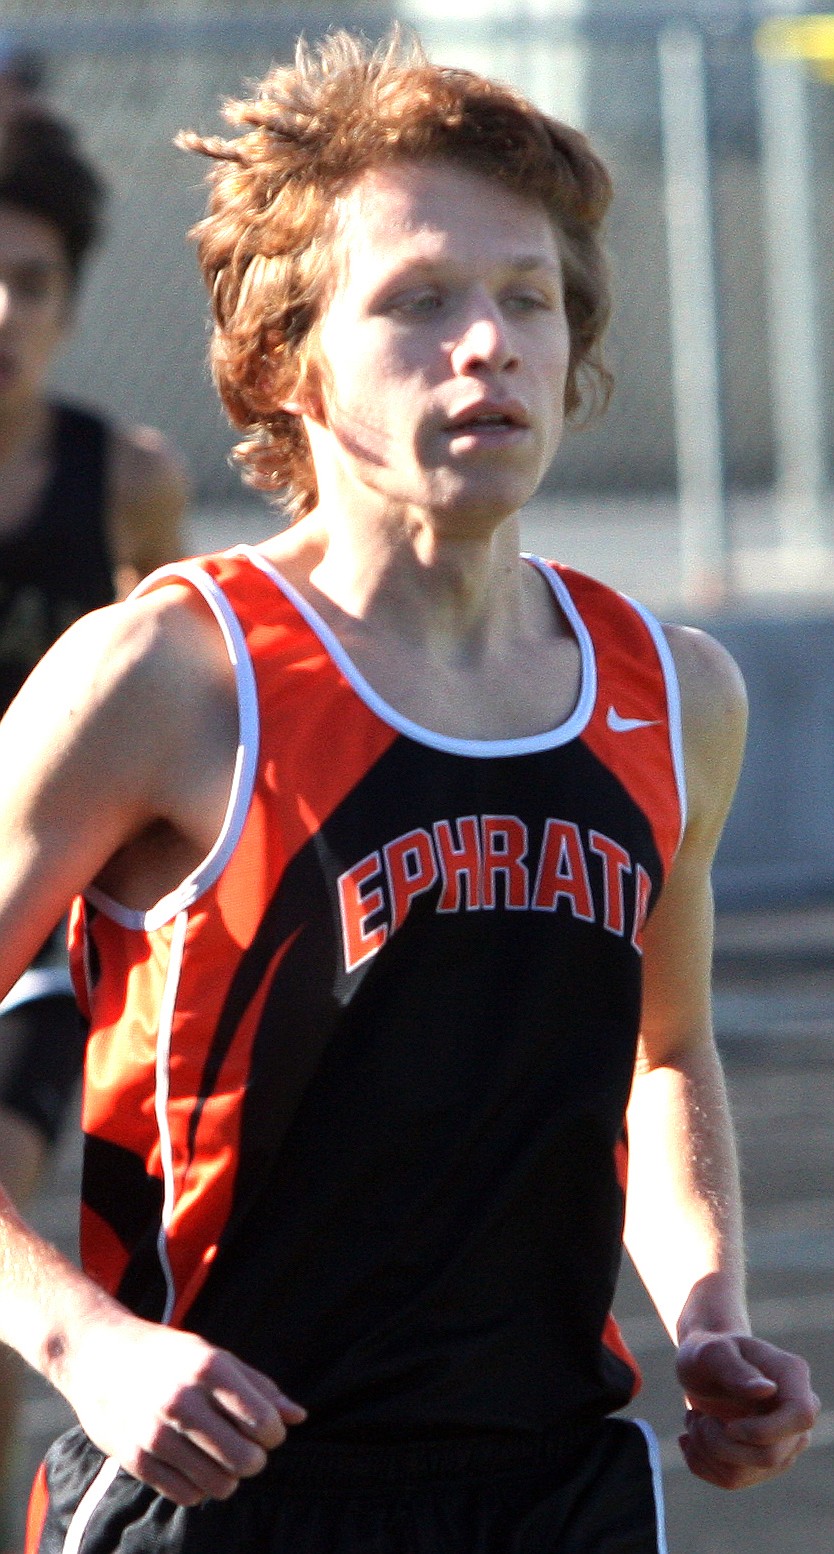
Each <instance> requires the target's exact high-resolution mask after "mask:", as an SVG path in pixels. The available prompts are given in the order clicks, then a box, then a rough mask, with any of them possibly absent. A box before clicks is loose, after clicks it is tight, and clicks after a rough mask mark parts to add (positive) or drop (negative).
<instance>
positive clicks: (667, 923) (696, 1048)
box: [626, 629, 819, 1488]
mask: <svg viewBox="0 0 834 1554" xmlns="http://www.w3.org/2000/svg"><path fill="white" fill-rule="evenodd" d="M669 640H670V646H671V647H672V651H673V654H674V657H675V662H676V666H677V669H678V675H679V679H680V683H681V695H682V705H683V719H684V746H685V767H686V777H687V789H688V801H689V814H688V821H687V827H686V834H685V837H684V840H683V842H682V845H681V849H680V852H679V855H678V857H677V859H676V861H675V864H674V866H673V869H672V871H671V873H670V877H669V879H668V881H667V883H666V886H665V889H664V892H663V895H662V897H661V900H660V902H659V904H658V907H657V910H656V911H655V912H654V913H653V914H652V917H651V919H650V921H649V923H648V924H647V928H646V933H645V940H644V943H645V958H644V1003H643V1019H642V1027H641V1037H640V1048H639V1052H638V1062H637V1068H636V1071H635V1079H634V1085H633V1090H632V1096H631V1101H630V1105H629V1114H628V1124H629V1183H628V1200H627V1214H626V1245H627V1247H628V1249H629V1252H630V1253H631V1255H632V1257H633V1259H634V1262H635V1265H636V1266H637V1269H638V1271H639V1273H640V1274H641V1277H642V1278H643V1280H644V1282H645V1284H646V1286H647V1288H648V1290H649V1293H650V1294H651V1296H652V1298H653V1300H654V1302H655V1304H656V1306H657V1308H658V1310H659V1312H660V1314H661V1316H662V1317H663V1320H664V1322H665V1324H666V1326H667V1328H668V1329H669V1332H670V1333H671V1334H672V1337H673V1338H674V1339H675V1340H676V1342H678V1344H679V1345H680V1347H679V1352H678V1375H679V1379H680V1381H681V1384H682V1385H683V1387H684V1390H685V1391H686V1393H687V1397H688V1400H689V1402H690V1404H691V1405H692V1406H691V1407H690V1410H689V1412H688V1415H687V1430H686V1433H685V1435H684V1436H683V1437H682V1441H681V1446H682V1450H683V1452H684V1456H685V1457H686V1460H687V1463H688V1465H689V1466H690V1468H691V1469H692V1471H693V1472H695V1473H698V1474H699V1475H700V1476H701V1477H703V1478H706V1479H708V1480H710V1481H711V1482H713V1483H716V1484H721V1485H723V1486H724V1487H727V1488H737V1487H742V1486H743V1485H746V1484H752V1483H757V1482H760V1481H761V1480H763V1479H766V1478H769V1477H772V1476H773V1475H774V1474H776V1473H779V1472H781V1471H782V1470H783V1469H784V1468H785V1467H787V1466H788V1465H789V1464H790V1463H791V1462H792V1461H793V1460H794V1458H795V1457H796V1456H797V1455H798V1454H799V1452H800V1451H801V1450H802V1449H803V1447H804V1446H805V1445H807V1442H808V1431H809V1430H810V1427H811V1425H812V1424H813V1421H814V1418H815V1415H816V1412H817V1411H818V1406H819V1405H818V1403H817V1401H816V1399H815V1398H814V1394H813V1392H812V1391H811V1387H810V1381H809V1378H808V1371H807V1367H806V1366H805V1363H804V1361H803V1360H801V1359H799V1358H798V1357H797V1356H794V1355H789V1354H785V1353H783V1352H782V1351H780V1350H777V1349H774V1348H772V1346H770V1345H767V1344H762V1343H760V1342H759V1341H758V1340H755V1339H753V1338H752V1337H750V1323H749V1317H748V1313H747V1304H746V1293H745V1271H744V1247H743V1233H742V1216H741V1201H740V1188H739V1175H738V1163H737V1157H736V1146H735V1139H734V1134H733V1128H732V1123H731V1119H730V1114H729V1108H728V1104H727V1097H726V1090H725V1085H724V1078H723V1073H722V1070H721V1064H720V1062H719V1058H718V1054H717V1052H716V1048H715V1042H714V1038H713V1028H712V1015H711V1000H710V968H711V958H712V938H713V903H712V891H711V886H710V868H711V865H712V860H713V856H714V853H715V849H716V847H717V844H718V840H719V837H720V835H721V830H722V827H723V825H724V821H725V819H726V816H727V812H728V810H729V806H730V803H731V801H732V797H733V793H734V791H735V787H736V783H737V780H738V773H739V769H740V765H741V757H742V751H743V744H744V735H745V726H746V699H745V696H744V688H743V685H742V683H741V679H740V676H739V674H738V670H737V669H736V666H735V665H734V664H733V662H732V660H731V659H730V658H729V656H728V655H727V654H726V653H725V652H724V650H723V649H722V648H720V647H719V646H718V644H717V643H715V642H713V641H712V640H711V639H710V638H709V637H706V636H704V635H703V634H701V633H695V632H691V631H686V630H683V629H670V632H669ZM730 1416H735V1418H731V1417H730Z"/></svg>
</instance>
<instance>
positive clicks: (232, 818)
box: [84, 561, 260, 932]
mask: <svg viewBox="0 0 834 1554" xmlns="http://www.w3.org/2000/svg"><path fill="white" fill-rule="evenodd" d="M167 581H171V582H187V583H190V584H192V586H193V587H194V588H196V589H197V591H198V593H200V594H202V596H203V598H204V599H205V601H206V603H207V604H208V606H209V608H210V609H211V611H212V614H213V615H214V617H215V620H216V621H217V623H218V625H219V627H220V630H221V632H222V634H223V641H224V643H225V645H226V651H227V653H228V655H229V662H230V663H231V665H232V668H233V669H234V672H235V681H236V685H237V701H238V747H237V754H236V756H235V767H234V775H233V777H232V786H231V791H230V793H229V802H228V804H227V806H226V813H225V815H224V817H223V824H222V826H221V827H220V833H219V835H218V837H217V840H216V842H215V843H214V846H213V847H212V848H211V850H210V852H208V853H207V854H206V857H205V858H204V859H203V860H202V862H201V863H199V864H198V865H197V867H196V869H193V870H192V872H191V873H190V874H189V875H187V877H186V878H185V879H184V880H183V881H182V882H181V883H180V884H179V885H177V887H176V888H175V889H174V890H172V891H169V892H168V894H167V895H165V896H163V897H162V898H161V900H159V901H157V902H156V904H155V905H154V906H152V907H150V908H149V909H148V911H146V912H141V911H137V910H135V909H134V908H131V907H126V906H123V905H122V904H121V902H119V901H115V900H114V899H113V897H112V896H108V895H107V894H106V893H105V892H104V891H103V890H99V889H98V887H97V886H95V885H90V886H88V887H87V889H86V890H85V892H84V895H85V897H86V899H87V900H88V901H89V902H90V903H91V904H92V905H93V906H95V907H98V909H99V910H100V911H102V912H104V914H105V915H106V916H107V917H111V918H113V919H114V920H115V921H116V922H117V923H121V925H122V927H123V928H140V929H144V930H145V931H146V932H150V931H151V930H152V929H154V928H160V927H161V926H162V924H163V923H169V922H170V921H171V920H172V918H174V917H176V916H177V913H178V912H181V911H183V910H184V909H185V908H188V907H191V906H193V905H194V902H195V901H197V900H198V899H199V897H200V896H201V895H203V893H204V892H205V891H206V890H208V888H209V886H211V885H213V884H214V882H215V880H217V879H219V877H220V875H221V874H222V872H223V870H224V868H225V867H226V864H227V863H228V861H229V859H230V858H231V856H232V853H233V852H234V850H235V848H236V846H237V844H238V842H239V840H240V836H241V833H242V831H243V827H244V824H245V821H246V816H247V814H248V813H249V805H250V804H251V802H252V793H253V791H254V787H255V776H256V773H257V768H258V747H259V742H260V718H259V714H258V692H257V686H256V684H255V670H254V666H253V664H252V659H251V657H250V654H249V648H248V647H247V644H246V636H245V634H244V631H243V627H242V626H241V624H240V621H239V620H238V618H237V616H236V614H235V612H234V610H233V609H232V606H231V604H230V603H229V600H228V599H227V598H226V595H225V594H224V592H223V590H222V588H221V587H220V585H219V584H218V583H216V582H215V580H214V578H213V577H210V576H209V574H208V573H207V572H205V571H204V570H203V568H202V567H200V566H197V565H196V564H195V563H193V562H188V561H183V562H173V563H172V564H171V565H170V566H167V567H160V568H159V570H158V571H156V572H152V573H151V575H150V577H146V578H145V579H144V581H143V582H142V583H140V584H139V587H138V588H136V589H135V590H134V594H135V595H138V594H140V593H146V592H147V591H148V590H149V589H150V588H153V587H155V586H156V585H157V584H158V583H160V582H167Z"/></svg>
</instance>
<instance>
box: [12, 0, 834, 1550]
mask: <svg viewBox="0 0 834 1554" xmlns="http://www.w3.org/2000/svg"><path fill="white" fill-rule="evenodd" d="M395 17H396V18H398V19H400V20H402V21H404V22H406V23H410V24H412V25H413V26H414V27H415V28H416V30H417V31H418V32H419V33H420V35H421V36H422V38H423V40H424V42H425V44H426V45H427V47H428V49H429V52H430V53H431V54H432V55H433V56H434V57H435V58H437V59H441V60H443V61H444V62H447V63H455V64H462V65H466V66H471V67H473V68H475V69H479V70H483V71H485V72H486V73H488V74H491V75H496V76H499V77H501V78H503V79H505V80H510V81H512V82H514V83H515V84H516V85H518V86H519V87H520V88H521V89H522V90H523V91H524V92H525V93H527V94H528V95H529V96H531V97H532V98H534V99H535V100H536V101H537V102H538V103H539V104H540V106H542V107H543V108H545V109H546V110H548V111H549V112H552V113H554V114H556V115H557V116H559V117H562V118H565V119H568V120H569V121H571V122H572V123H574V124H577V125H578V126H579V127H581V128H583V129H585V130H586V131H587V132H588V133H589V134H590V136H591V137H592V139H593V140H594V142H595V144H596V145H597V146H598V148H599V149H600V150H601V151H602V153H603V154H604V156H605V157H606V159H607V160H608V162H609V165H610V166H611V168H612V170H613V173H614V177H615V182H616V187H617V194H616V199H615V203H614V207H613V214H612V219H611V223H610V228H609V243H610V249H611V254H612V260H613V267H614V276H615V291H616V310H615V317H614V323H613V326H612V329H611V334H610V346H609V359H610V363H611V365H612V367H613V369H614V372H615V375H616V379H617V387H616V391H615V395H614V399H613V401H612V405H611V408H610V410H609V412H608V414H607V416H606V417H605V419H604V420H603V421H601V422H599V423H596V424H594V425H593V426H592V427H590V428H588V429H586V430H580V431H574V432H572V433H570V434H569V435H568V437H567V440H566V442H565V445H564V447H563V449H562V451H561V453H560V455H559V457H558V459H557V461H556V464H555V465H554V467H553V470H552V471H551V473H550V475H549V477H548V479H547V482H546V484H545V486H544V488H543V489H542V491H541V493H540V494H539V497H538V498H537V500H536V502H535V503H534V504H533V505H532V506H531V508H530V509H529V510H528V511H527V512H526V513H525V515H524V539H525V544H526V545H527V546H528V547H529V548H530V549H535V550H538V551H540V552H542V553H544V554H548V555H556V556H558V557H560V558H561V559H564V560H567V561H569V562H572V563H573V564H574V565H577V566H580V567H582V568H583V569H585V570H588V571H591V572H594V573H595V574H596V575H598V576H601V577H603V578H605V579H606V580H608V581H610V582H612V583H614V584H615V585H616V586H618V587H622V588H624V589H625V590H626V591H628V592H630V593H634V594H636V595H637V596H639V597H640V598H642V599H643V600H644V601H645V602H646V603H647V604H649V605H650V606H651V607H653V608H655V609H656V610H658V611H659V612H660V613H662V614H664V615H666V616H672V617H673V618H676V619H684V620H687V621H690V622H692V623H694V624H703V625H706V626H707V627H708V629H709V630H711V631H712V632H713V633H714V634H715V635H716V636H718V637H719V639H720V640H722V641H723V642H725V644H726V645H727V646H728V647H729V648H730V650H731V651H732V652H733V653H734V654H735V656H736V657H737V659H738V661H739V662H740V664H741V666H742V669H743V671H744V674H745V677H746V679H747V682H748V687H749V691H750V698H751V734H750V746H749V754H748V758H747V762H746V766H745V771H744V774H743V777H742V782H741V787H740V791H739V796H738V801H737V804H736V807H735V810H734V812H733V815H732V817H731V820H730V823H729V826H728V829H727V832H726V835H725V838H724V841H723V842H722V845H721V850H720V854H719V859H718V864H717V869H716V896H717V904H718V908H719V916H718V943H717V975H718V1023H719V1034H720V1038H721V1041H722V1044H723V1047H724V1052H725V1057H726V1060H727V1066H728V1071H729V1075H730V1081H731V1086H732V1088H733V1093H734V1098H735V1100H736V1106H737V1112H738V1115H739V1123H740V1128H741V1134H742V1149H743V1157H744V1160H745V1168H746V1174H747V1180H748V1197H749V1199H750V1203H751V1242H750V1247H751V1269H752V1274H751V1277H752V1280H753V1295H754V1307H755V1310H756V1313H757V1315H758V1319H759V1323H760V1326H763V1328H764V1330H765V1331H764V1332H763V1336H770V1335H771V1334H772V1335H774V1336H775V1338H776V1341H778V1342H782V1343H792V1344H795V1345H796V1347H798V1348H801V1349H804V1350H805V1351H806V1352H808V1353H809V1354H811V1355H812V1356H813V1358H814V1359H815V1360H816V1362H817V1370H818V1373H820V1379H819V1382H818V1385H819V1387H820V1389H821V1390H822V1391H823V1393H824V1394H825V1395H824V1404H825V1409H826V1412H825V1413H824V1415H823V1423H822V1426H821V1428H820V1430H819V1431H818V1444H817V1446H816V1447H815V1449H814V1451H813V1452H812V1453H810V1454H809V1455H808V1458H807V1460H806V1462H805V1463H803V1465H802V1466H801V1467H800V1469H799V1470H798V1471H797V1473H796V1474H795V1475H794V1477H793V1478H792V1479H791V1481H790V1482H786V1483H785V1484H783V1485H779V1486H776V1487H774V1488H769V1489H768V1490H766V1491H761V1492H757V1494H754V1495H753V1496H750V1497H743V1498H742V1499H741V1500H737V1499H730V1500H728V1499H727V1498H726V1497H722V1496H720V1495H718V1494H713V1493H712V1492H710V1491H708V1490H704V1489H703V1488H701V1487H698V1486H693V1485H692V1483H691V1482H690V1481H689V1479H688V1475H686V1474H685V1473H684V1472H678V1471H677V1469H676V1464H677V1461H678V1459H677V1456H676V1448H675V1444H674V1433H675V1422H674V1417H673V1415H674V1410H675V1409H677V1408H678V1403H677V1399H676V1397H675V1394H674V1390H673V1388H672V1387H671V1384H670V1380H669V1377H670V1370H671V1368H670V1354H669V1349H668V1345H667V1344H666V1341H665V1340H664V1339H663V1337H662V1335H661V1334H660V1333H659V1329H658V1327H657V1324H656V1319H654V1318H653V1317H652V1316H651V1315H650V1314H649V1313H648V1310H647V1309H645V1308H644V1306H643V1304H642V1297H641V1295H640V1293H639V1291H637V1289H636V1286H634V1285H633V1283H632V1281H631V1280H630V1277H629V1276H628V1275H627V1276H626V1279H625V1281H624V1287H623V1298H622V1300H623V1320H624V1322H625V1324H626V1327H627V1329H628V1330H629V1332H630V1334H631V1336H632V1338H633V1339H634V1342H635V1343H636V1344H637V1346H638V1348H639V1349H640V1350H641V1353H642V1354H643V1357H644V1362H645V1367H646V1376H647V1388H646V1402H645V1405H644V1411H645V1412H647V1413H649V1414H650V1415H652V1416H653V1417H655V1422H658V1421H659V1427H660V1428H661V1432H663V1431H665V1435H664V1436H663V1439H664V1453H665V1456H666V1458H667V1460H668V1461H669V1463H670V1465H671V1471H670V1474H669V1497H670V1519H671V1523H672V1538H671V1548H672V1550H673V1554H731V1551H732V1554H749V1551H752V1550H753V1549H754V1548H755V1549H756V1550H757V1554H770V1551H771V1550H772V1551H773V1554H775V1551H776V1550H777V1549H778V1550H779V1551H780V1554H788V1551H791V1550H794V1549H796V1550H799V1549H802V1550H803V1551H805V1554H823V1551H824V1550H825V1551H829V1554H830V1550H831V1549H832V1547H834V1472H832V1469H834V1413H832V1410H834V1359H832V1354H831V1331H832V1319H834V1294H832V1278H831V1276H832V1272H834V1149H832V1144H834V1107H832V1101H834V1065H832V1062H831V1058H832V1046H833V1045H834V1043H832V1034H834V476H833V475H832V471H834V412H832V403H834V393H832V391H833V390H834V267H833V266H832V253H834V13H832V14H823V13H816V14H811V13H810V12H806V10H805V9H804V8H803V7H801V6H797V5H791V4H790V3H783V4H781V5H777V4H775V3H774V4H770V3H765V0H762V3H759V4H755V3H748V4H741V3H739V4H734V3H732V0H700V3H699V0H692V3H690V4H682V5H678V4H674V3H672V0H654V3H649V4H630V3H628V0H528V3H526V4H525V3H520V0H401V3H399V4H396V5H388V4H385V3H381V0H380V3H378V4H375V3H366V4H357V5H352V4H348V3H345V4H341V3H338V0H333V3H331V4H330V5H319V4H308V5H303V6H299V5H292V4H273V5H272V6H271V7H266V6H263V5H259V4H254V3H249V0H204V3H202V4H201V3H200V0H165V4H164V5H163V4H162V3H161V0H87V4H86V5H85V4H84V3H83V0H5V3H4V6H3V12H2V20H0V64H2V59H3V58H4V57H6V58H11V57H15V58H17V59H20V58H21V57H23V58H28V59H30V60H31V62H32V65H33V68H34V69H35V70H36V73H37V72H42V75H43V83H42V90H43V92H44V95H46V96H47V97H48V98H49V99H50V100H51V101H52V102H53V103H54V104H55V105H56V107H58V108H59V109H60V110H61V111H62V112H63V113H64V114H65V115H66V116H67V117H69V118H70V119H71V120H72V121H73V122H74V123H75V124H76V125H77V126H78V128H79V130H80V132H81V134H82V136H83V139H84V141H85V143H86V145H87V146H88V148H89V150H90V152H91V154H92V156H93V158H94V160H96V161H97V162H98V163H99V164H100V165H101V166H102V168H103V170H104V171H105V173H106V176H107V178H108V179H109V182H110V184H111V189H112V198H111V204H110V212H109V238H108V242H107V244H106V246H105V248H104V250H103V251H102V253H101V255H100V257H99V258H98V260H97V261H96V263H95V266H94V269H93V272H92V274H91V276H90V279H89V282H88V283H87V285H86V288H85V291H84V295H83V298H82V309H81V317H80V319H79V326H80V327H79V328H78V330H77V333H76V336H75V341H74V343H73V345H72V346H71V347H70V349H69V351H68V352H67V354H66V356H65V357H64V359H63V361H62V363H61V366H60V369H59V372H58V375H57V377H56V388H58V389H60V390H61V391H62V392H63V393H65V394H66V395H68V396H71V397H73V398H75V399H81V400H82V401H83V400H89V401H90V402H91V403H93V404H100V405H101V404H103V405H107V406H109V407H111V409H112V410H113V411H114V412H115V413H117V414H120V415H121V416H123V417H124V418H125V419H126V420H130V421H136V420H138V421H147V422H152V423H153V424H154V425H156V426H159V427H161V428H163V429H164V431H165V432H167V433H168V434H169V435H170V436H171V438H172V439H173V441H174V442H175V444H176V445H177V446H178V447H179V448H180V449H181V450H182V452H183V454H184V456H185V458H186V460H187V462H188V464H189V466H190V470H191V475H192V480H193V488H194V502H193V508H192V512H191V515H190V538H191V544H192V548H193V549H194V550H204V549H209V548H215V547H216V546H218V545H222V544H226V543H232V542H233V541H235V540H238V539H241V538H243V539H248V540H256V539H259V538H262V537H264V536H265V535H266V534H267V533H269V532H271V531H272V530H274V529H275V528H276V527H277V526H278V523H279V522H280V515H276V514H275V513H274V512H273V511H271V510H270V509H269V508H267V507H266V506H265V504H264V502H263V501H262V500H261V499H260V498H259V497H256V496H255V495H253V494H251V493H247V492H246V491H245V490H244V488H243V487H241V485H240V482H239V479H238V476H237V474H236V473H235V472H234V471H233V470H232V469H231V468H230V467H229V463H228V454H229V450H230V447H231V444H232V441H233V439H232V436H231V434H230V432H229V430H228V428H227V426H226V424H225V422H224V420H223V417H222V414H221V412H220V410H219V407H218V405H217V402H216V399H215V395H214V391H213V389H212V387H211V384H210V382H209V379H208V375H207V371H206V367H205V349H206V338H207V327H206V306H205V299H204V295H203V291H202V284H201V281H200V279H199V276H198V272H197V266H196V260H195V257H194V254H193V252H192V249H191V246H190V244H189V243H188V241H187V239H186V233H187V230H188V228H189V226H190V225H191V224H192V222H193V221H195V220H196V219H197V218H198V216H199V215H200V213H201V210H202V206H203V190H202V185H201V182H200V179H201V176H202V167H201V165H198V162H197V159H192V158H189V157H187V156H184V155H183V154H181V153H179V152H178V151H176V150H175V149H174V147H173V144H172V142H173V137H174V135H175V134H176V132H177V130H179V129H180V128H184V127H189V128H195V129H199V130H202V131H215V130H218V129H220V128H221V127H222V121H221V119H220V115H219V105H220V102H221V100H222V98H223V97H224V96H227V95H231V96H234V95H236V94H237V93H238V92H239V90H240V88H241V85H242V83H245V82H246V81H251V80H254V79H257V78H258V77H260V76H261V75H262V74H263V73H264V71H265V70H266V68H267V67H268V66H269V64H270V62H271V61H272V60H273V59H279V58H282V57H286V56H287V55H288V54H289V53H290V52H291V49H292V47H293V44H294V41H295V38H296V37H297V35H298V33H299V32H301V31H304V32H305V33H306V34H307V35H308V36H311V37H314V36H316V35H317V34H319V33H320V32H322V31H323V30H325V29H326V28H327V27H329V26H332V25H336V24H342V25H345V26H347V27H349V28H352V29H361V30H363V31H364V32H365V33H366V34H367V35H369V36H370V37H376V36H378V35H379V34H381V33H382V32H383V31H384V30H385V29H386V28H387V26H388V25H389V24H390V22H391V21H392V20H393V19H394V18H395ZM76 1167H77V1149H76V1146H75V1145H74V1144H73V1143H72V1142H68V1144H67V1149H66V1151H65V1156H64V1157H63V1159H62V1162H61V1163H59V1167H58V1169H57V1172H56V1177H55V1186H54V1191H53V1193H52V1195H51V1196H48V1198H47V1201H45V1204H44V1207H43V1214H44V1216H45V1219H44V1223H45V1227H46V1228H47V1230H48V1231H49V1233H51V1234H57V1235H59V1237H61V1236H62V1237H65V1238H66V1237H67V1236H69V1235H71V1228H70V1227H71V1221H72V1218H73V1216H74V1207H73V1201H72V1200H73V1193H74V1190H75V1189H74V1181H75V1178H74V1175H73V1173H74V1171H75V1170H76ZM768 1324H769V1326H768ZM826 1388H827V1389H828V1390H827V1393H826ZM27 1418H28V1429H29V1436H28V1438H27V1442H26V1443H25V1450H24V1452H23V1454H22V1455H23V1457H25V1458H26V1463H25V1464H24V1467H25V1468H26V1470H27V1471H28V1464H29V1459H30V1458H31V1457H32V1456H33V1454H34V1453H35V1452H36V1450H38V1449H39V1447H40V1445H41V1444H42V1442H43V1439H45V1438H46V1437H47V1436H48V1434H49V1432H50V1430H52V1429H53V1427H54V1425H55V1419H56V1414H55V1411H54V1406H53V1405H52V1403H51V1402H49V1401H48V1400H47V1399H46V1396H45V1394H43V1393H42V1392H41V1391H39V1390H38V1389H37V1388H34V1389H33V1391H32V1394H31V1398H30V1403H29V1412H28V1415H27ZM23 1471H24V1468H22V1472H23Z"/></svg>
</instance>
